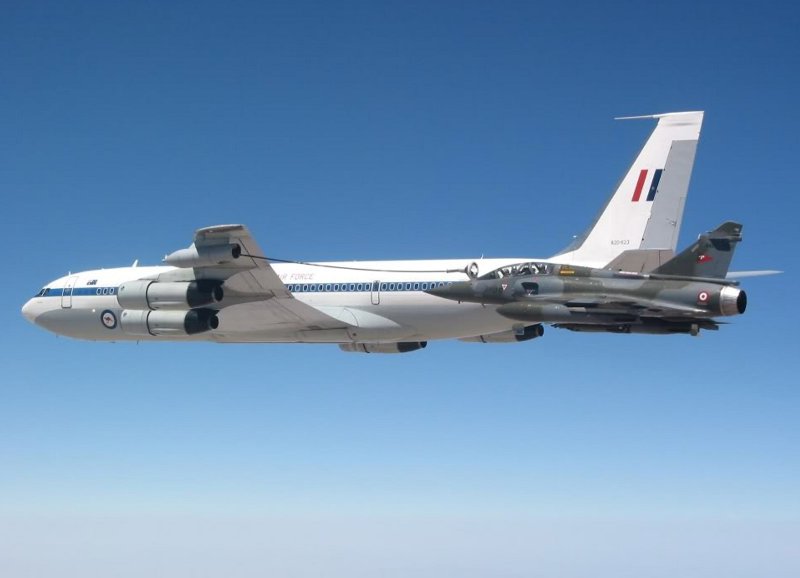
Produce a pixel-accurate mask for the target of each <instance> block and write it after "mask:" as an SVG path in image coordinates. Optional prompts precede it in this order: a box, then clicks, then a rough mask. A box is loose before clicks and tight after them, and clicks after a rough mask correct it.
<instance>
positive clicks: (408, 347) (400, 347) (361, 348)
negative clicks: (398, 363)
mask: <svg viewBox="0 0 800 578" xmlns="http://www.w3.org/2000/svg"><path fill="white" fill-rule="evenodd" d="M427 346H428V342H427V341H401V342H399V343H340V344H339V349H341V350H342V351H348V352H354V353H408V352H409V351H416V350H417V349H425V348H426V347H427Z"/></svg>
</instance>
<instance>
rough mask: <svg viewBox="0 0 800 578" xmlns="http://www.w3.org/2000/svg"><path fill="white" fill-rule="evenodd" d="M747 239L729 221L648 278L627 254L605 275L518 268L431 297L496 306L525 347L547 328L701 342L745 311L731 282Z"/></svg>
mask: <svg viewBox="0 0 800 578" xmlns="http://www.w3.org/2000/svg"><path fill="white" fill-rule="evenodd" d="M741 240H742V225H740V224H739V223H734V222H731V221H728V222H725V223H723V224H722V225H720V226H719V227H717V228H716V229H714V230H713V231H710V232H708V233H705V234H703V235H701V236H700V238H699V239H698V240H697V241H696V242H695V243H694V244H693V245H692V246H691V247H689V248H688V249H686V250H685V251H683V252H682V253H680V254H678V255H677V256H675V257H674V258H672V259H670V260H668V261H666V262H665V263H664V264H662V265H661V266H658V267H656V268H655V269H653V270H651V271H649V272H636V271H630V270H628V271H626V270H623V269H622V268H623V267H625V266H626V263H627V264H629V265H630V264H632V263H634V262H635V261H636V259H635V258H629V259H626V257H635V255H633V254H631V255H625V254H624V253H623V254H622V255H621V256H620V258H619V259H616V260H615V261H613V262H611V263H609V265H608V266H607V267H606V268H603V269H594V268H590V267H579V266H573V265H559V264H556V263H550V262H538V263H537V262H529V263H519V264H516V265H510V266H506V267H501V268H499V269H496V270H494V271H492V272H490V273H487V274H485V275H482V276H480V277H478V278H476V279H473V280H471V281H463V282H457V283H452V284H451V285H448V286H445V287H439V288H435V289H430V290H428V293H430V294H432V295H436V296H437V297H443V298H446V299H450V300H453V301H458V302H462V303H464V302H466V303H480V304H485V305H486V304H491V305H493V306H496V309H495V311H496V312H497V313H499V314H500V315H502V316H504V317H507V318H509V319H511V320H513V321H518V322H519V323H520V325H519V327H518V333H517V339H518V340H520V341H525V340H527V339H533V338H534V337H539V336H540V335H542V333H543V327H542V323H549V324H552V325H553V326H554V327H559V328H563V329H570V330H572V331H595V332H610V333H649V334H671V333H688V334H690V335H697V334H698V333H699V332H700V330H701V329H712V330H716V329H719V323H720V322H719V321H716V320H715V319H714V318H715V317H719V316H724V317H727V316H730V315H740V314H742V313H744V311H745V308H746V307H747V295H746V294H745V292H744V291H743V290H741V289H739V288H738V287H737V285H738V282H737V281H732V280H729V279H727V278H726V276H727V275H728V267H729V266H730V263H731V259H732V258H733V253H734V249H735V248H736V244H737V243H738V242H739V241H741ZM631 253H634V252H631ZM532 323H533V324H534V325H531V324H532Z"/></svg>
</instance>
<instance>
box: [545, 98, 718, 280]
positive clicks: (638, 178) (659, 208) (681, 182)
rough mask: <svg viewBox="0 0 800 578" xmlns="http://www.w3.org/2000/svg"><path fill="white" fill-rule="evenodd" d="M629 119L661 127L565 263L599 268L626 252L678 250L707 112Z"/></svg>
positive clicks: (561, 258)
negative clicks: (679, 235)
mask: <svg viewBox="0 0 800 578" xmlns="http://www.w3.org/2000/svg"><path fill="white" fill-rule="evenodd" d="M628 118H652V119H658V124H657V125H656V128H655V129H654V130H653V132H652V134H651V135H650V138H649V139H647V142H646V143H645V144H644V147H642V150H641V151H640V152H639V155H638V156H637V157H636V160H635V161H634V162H633V164H632V165H631V167H630V169H628V172H627V173H626V174H625V176H624V177H623V178H622V181H621V182H620V184H619V186H618V187H617V189H616V191H614V193H613V194H612V195H611V197H610V198H609V200H608V201H607V202H606V205H605V207H603V210H602V211H601V213H600V215H599V216H598V217H597V219H596V220H595V222H594V223H593V224H592V226H591V227H589V229H588V230H587V231H586V232H585V233H584V234H583V235H581V236H580V237H578V238H577V239H575V241H574V242H573V243H572V244H571V245H570V246H569V247H567V248H566V249H564V250H563V251H561V252H560V253H558V254H557V255H554V257H553V258H554V259H558V260H559V261H560V262H562V263H568V264H575V265H585V266H589V267H598V268H600V267H604V266H605V265H606V264H608V263H610V262H611V261H613V260H614V259H616V258H617V257H618V256H619V255H620V253H622V252H623V251H628V250H632V249H633V250H635V249H665V250H671V251H673V252H674V251H675V246H676V244H677V242H678V234H679V232H680V226H681V221H682V219H683V207H684V204H685V202H686V195H687V192H688V190H689V180H690V178H691V175H692V167H693V166H694V158H695V153H696V151H697V141H698V139H699V138H700V128H701V126H702V124H703V112H702V111H697V112H673V113H667V114H656V115H650V116H644V117H628Z"/></svg>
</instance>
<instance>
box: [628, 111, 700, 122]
mask: <svg viewBox="0 0 800 578" xmlns="http://www.w3.org/2000/svg"><path fill="white" fill-rule="evenodd" d="M703 114H705V111H702V110H687V111H683V112H662V113H659V114H643V115H640V116H615V117H614V120H642V119H657V120H661V119H662V118H674V117H685V116H690V115H694V116H699V117H701V118H702V116H703Z"/></svg>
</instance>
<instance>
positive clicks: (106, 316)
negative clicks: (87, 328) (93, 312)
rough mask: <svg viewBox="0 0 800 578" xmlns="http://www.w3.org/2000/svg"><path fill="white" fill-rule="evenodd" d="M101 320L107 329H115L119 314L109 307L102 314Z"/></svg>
mask: <svg viewBox="0 0 800 578" xmlns="http://www.w3.org/2000/svg"><path fill="white" fill-rule="evenodd" d="M100 321H101V322H102V323H103V325H104V326H105V327H106V328H107V329H114V328H115V327H116V326H117V316H116V315H114V312H113V311H111V310H109V309H106V310H105V311H103V312H102V313H101V314H100Z"/></svg>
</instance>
